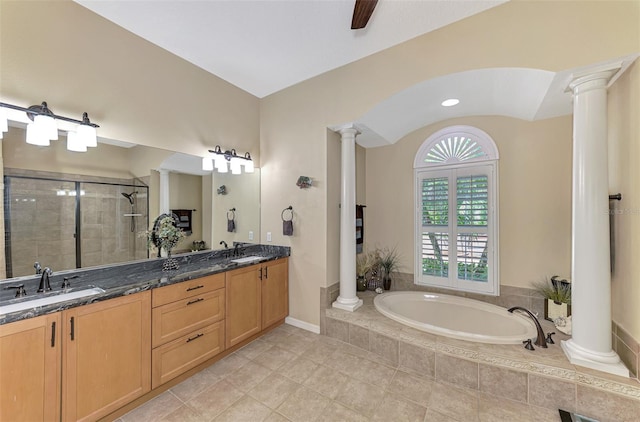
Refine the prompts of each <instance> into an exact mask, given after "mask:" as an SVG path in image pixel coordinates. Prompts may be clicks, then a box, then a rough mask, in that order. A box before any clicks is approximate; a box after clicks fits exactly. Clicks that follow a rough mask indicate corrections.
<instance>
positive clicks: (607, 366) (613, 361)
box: [561, 339, 629, 378]
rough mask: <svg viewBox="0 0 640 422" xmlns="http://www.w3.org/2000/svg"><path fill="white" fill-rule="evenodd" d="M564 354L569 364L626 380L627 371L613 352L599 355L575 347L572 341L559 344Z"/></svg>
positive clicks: (577, 346) (580, 347)
mask: <svg viewBox="0 0 640 422" xmlns="http://www.w3.org/2000/svg"><path fill="white" fill-rule="evenodd" d="M561 346H562V350H563V351H564V354H565V355H566V356H567V358H569V362H570V363H572V364H574V365H580V366H584V367H587V368H591V369H596V370H598V371H602V372H606V373H609V374H614V375H619V376H621V377H625V378H628V377H629V370H628V369H627V367H626V366H624V364H623V363H622V362H621V361H620V357H619V356H618V355H617V354H616V352H614V351H613V350H612V351H611V352H609V353H599V352H594V351H591V350H588V349H585V348H584V347H582V346H579V345H577V344H576V343H575V342H574V341H573V339H571V340H566V341H565V340H563V341H562V342H561Z"/></svg>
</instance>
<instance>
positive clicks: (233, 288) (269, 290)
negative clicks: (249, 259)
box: [225, 258, 289, 348]
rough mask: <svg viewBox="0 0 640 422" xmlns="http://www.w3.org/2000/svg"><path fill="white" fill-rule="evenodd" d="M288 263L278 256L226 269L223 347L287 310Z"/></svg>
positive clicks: (268, 323)
mask: <svg viewBox="0 0 640 422" xmlns="http://www.w3.org/2000/svg"><path fill="white" fill-rule="evenodd" d="M288 267H289V263H288V259H287V258H281V259H277V260H274V261H269V262H265V263H263V264H256V265H251V266H249V267H245V268H239V269H237V270H233V271H229V272H227V273H226V274H227V277H226V305H227V318H226V320H225V324H226V331H227V337H226V347H227V348H230V347H232V346H234V345H236V344H238V343H241V342H242V341H244V340H246V339H248V338H249V337H251V336H253V335H255V334H258V333H259V332H260V331H262V330H264V329H265V328H268V327H270V326H271V325H273V324H275V323H277V322H280V321H282V320H283V319H284V318H285V317H286V316H287V315H288V314H289V284H288V278H289V277H288V276H289V273H288Z"/></svg>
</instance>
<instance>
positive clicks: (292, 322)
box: [284, 316, 320, 334]
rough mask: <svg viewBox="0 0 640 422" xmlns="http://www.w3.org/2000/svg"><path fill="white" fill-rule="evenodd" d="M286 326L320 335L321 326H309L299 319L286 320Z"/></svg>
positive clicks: (287, 318)
mask: <svg viewBox="0 0 640 422" xmlns="http://www.w3.org/2000/svg"><path fill="white" fill-rule="evenodd" d="M284 322H285V324H289V325H293V326H294V327H298V328H302V329H303V330H307V331H311V332H312V333H316V334H320V326H319V325H314V324H309V323H308V322H305V321H301V320H299V319H295V318H292V317H290V316H288V317H286V318H285V319H284Z"/></svg>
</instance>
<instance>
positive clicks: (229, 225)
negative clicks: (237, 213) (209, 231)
mask: <svg viewBox="0 0 640 422" xmlns="http://www.w3.org/2000/svg"><path fill="white" fill-rule="evenodd" d="M227 231H228V232H229V233H233V232H234V231H236V222H235V221H234V220H233V218H232V219H227Z"/></svg>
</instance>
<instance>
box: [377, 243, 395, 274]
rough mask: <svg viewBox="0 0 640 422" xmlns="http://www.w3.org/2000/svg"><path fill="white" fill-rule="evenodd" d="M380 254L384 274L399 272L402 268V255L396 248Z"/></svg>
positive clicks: (386, 249)
mask: <svg viewBox="0 0 640 422" xmlns="http://www.w3.org/2000/svg"><path fill="white" fill-rule="evenodd" d="M380 254H381V255H380V266H381V267H382V268H384V272H385V273H386V274H387V275H390V274H391V273H392V272H394V271H398V269H399V268H400V254H398V251H396V248H393V249H388V248H385V249H382V250H381V251H380Z"/></svg>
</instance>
